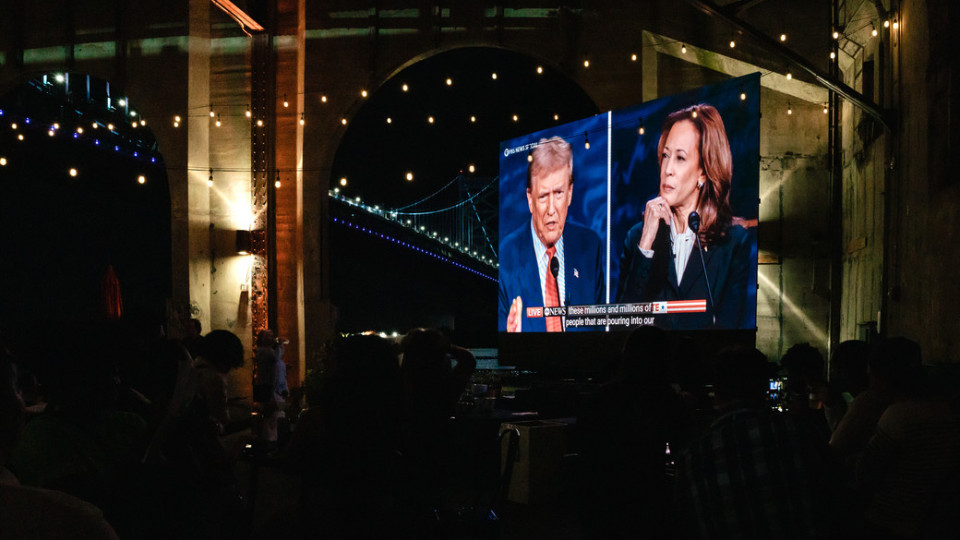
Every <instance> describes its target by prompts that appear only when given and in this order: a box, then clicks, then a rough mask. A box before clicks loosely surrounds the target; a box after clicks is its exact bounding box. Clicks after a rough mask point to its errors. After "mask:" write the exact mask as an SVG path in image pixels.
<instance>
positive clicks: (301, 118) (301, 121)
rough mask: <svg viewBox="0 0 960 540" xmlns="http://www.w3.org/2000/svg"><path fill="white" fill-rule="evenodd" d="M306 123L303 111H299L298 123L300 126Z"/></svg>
mask: <svg viewBox="0 0 960 540" xmlns="http://www.w3.org/2000/svg"><path fill="white" fill-rule="evenodd" d="M306 123H307V121H306V119H305V118H304V117H303V113H302V112H301V113H300V125H301V126H302V125H304V124H306Z"/></svg>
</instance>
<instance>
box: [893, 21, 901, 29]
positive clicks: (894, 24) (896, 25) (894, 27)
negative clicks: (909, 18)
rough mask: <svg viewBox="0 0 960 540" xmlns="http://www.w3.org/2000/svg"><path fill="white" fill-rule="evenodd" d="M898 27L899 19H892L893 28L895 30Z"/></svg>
mask: <svg viewBox="0 0 960 540" xmlns="http://www.w3.org/2000/svg"><path fill="white" fill-rule="evenodd" d="M898 28H900V21H898V20H896V19H894V20H893V29H894V30H896V29H898Z"/></svg>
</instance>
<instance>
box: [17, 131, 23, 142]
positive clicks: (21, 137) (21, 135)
mask: <svg viewBox="0 0 960 540" xmlns="http://www.w3.org/2000/svg"><path fill="white" fill-rule="evenodd" d="M17 140H18V141H22V140H23V133H21V134H19V135H17Z"/></svg>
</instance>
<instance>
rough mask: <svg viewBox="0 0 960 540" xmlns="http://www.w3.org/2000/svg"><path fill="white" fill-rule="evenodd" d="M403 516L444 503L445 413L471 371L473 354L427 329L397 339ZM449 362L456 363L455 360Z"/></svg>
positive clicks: (449, 444)
mask: <svg viewBox="0 0 960 540" xmlns="http://www.w3.org/2000/svg"><path fill="white" fill-rule="evenodd" d="M400 346H401V350H402V352H403V359H402V362H401V367H400V372H401V376H402V379H403V387H404V440H403V452H404V456H405V460H406V461H405V463H406V465H407V466H408V467H409V469H408V471H409V480H408V487H409V489H408V494H409V497H408V498H407V500H406V502H407V503H408V504H409V505H410V511H409V513H408V515H409V516H410V517H411V518H412V519H414V520H417V519H419V518H420V517H422V516H423V514H422V513H424V512H426V513H427V514H428V517H429V513H430V512H432V511H434V510H438V509H440V508H441V507H442V506H443V501H442V500H441V493H442V490H443V487H444V480H445V479H446V478H449V476H448V474H447V473H448V472H449V471H450V467H451V466H452V462H453V460H454V458H455V456H454V455H453V454H454V445H453V439H452V435H453V434H452V432H451V424H450V418H451V417H452V416H453V415H454V412H455V411H456V405H457V401H458V400H459V398H460V395H461V394H462V393H463V390H464V389H465V388H466V386H467V383H468V382H469V381H470V376H471V374H472V373H473V371H474V370H475V369H476V366H477V361H476V359H475V358H474V356H473V354H472V353H471V352H470V351H468V350H467V349H464V348H462V347H458V346H456V345H454V344H452V343H450V340H449V339H447V337H446V336H444V335H443V333H442V332H440V331H439V330H436V329H432V328H418V329H414V330H411V331H410V332H408V333H407V335H406V336H404V337H403V340H402V341H401V345H400ZM454 361H455V362H456V364H455V365H454Z"/></svg>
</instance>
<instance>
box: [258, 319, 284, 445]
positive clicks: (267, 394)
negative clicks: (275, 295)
mask: <svg viewBox="0 0 960 540" xmlns="http://www.w3.org/2000/svg"><path fill="white" fill-rule="evenodd" d="M253 361H254V364H255V366H256V378H255V379H254V382H253V400H254V401H256V402H257V403H259V404H260V425H259V428H260V429H259V433H258V434H257V436H258V437H260V438H261V439H263V440H264V441H266V442H267V443H272V444H276V443H277V437H278V434H277V424H278V422H279V420H280V418H281V417H283V415H284V404H285V403H286V399H287V395H288V394H289V391H288V390H287V365H286V364H284V363H283V343H282V342H281V340H279V339H277V336H276V334H275V333H274V331H273V330H270V329H269V328H268V329H265V330H261V331H260V333H259V334H257V350H256V352H255V354H254V358H253Z"/></svg>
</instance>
